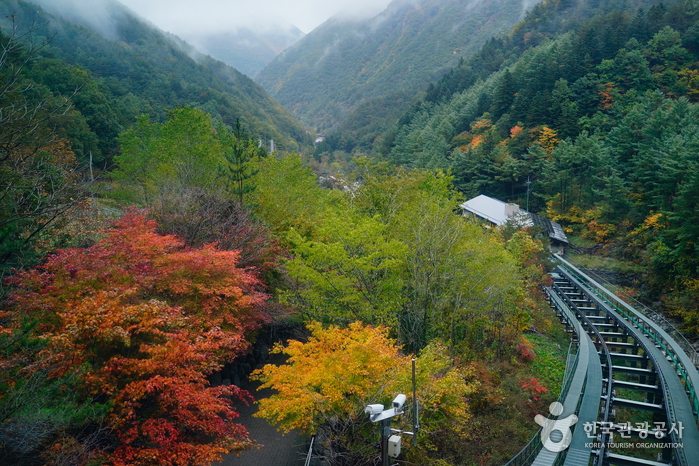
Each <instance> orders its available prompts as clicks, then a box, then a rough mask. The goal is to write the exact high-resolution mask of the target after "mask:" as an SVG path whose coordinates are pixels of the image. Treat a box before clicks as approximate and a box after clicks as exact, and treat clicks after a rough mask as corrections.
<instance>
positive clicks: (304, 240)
mask: <svg viewBox="0 0 699 466" xmlns="http://www.w3.org/2000/svg"><path fill="white" fill-rule="evenodd" d="M108 3H109V4H110V5H113V7H114V8H115V9H114V10H113V11H112V13H113V14H114V16H113V19H114V22H113V24H114V25H115V29H114V30H112V31H111V33H110V34H113V35H112V36H111V37H109V34H107V36H105V35H104V31H102V34H100V33H99V32H98V31H96V30H94V29H91V28H90V27H88V26H89V25H85V24H83V25H81V24H78V23H74V22H71V21H69V20H68V19H65V18H63V19H61V18H59V17H57V16H53V15H49V14H48V13H45V12H44V11H43V10H41V9H39V7H37V6H36V5H32V4H29V3H25V2H22V1H4V2H0V6H2V7H3V8H8V14H4V15H3V17H4V22H3V23H2V29H0V45H1V46H2V49H1V52H0V190H1V191H0V278H1V279H2V282H1V283H2V288H1V293H0V299H2V306H0V462H2V463H3V464H12V465H15V464H16V465H52V466H74V465H96V464H104V465H113V466H121V465H123V466H126V465H138V466H152V465H156V464H157V465H173V466H175V465H176V466H193V465H197V466H199V465H205V464H212V463H213V462H215V461H218V460H220V458H221V457H222V456H223V455H225V454H228V453H231V452H236V451H241V450H244V449H246V448H254V447H255V446H256V445H255V439H254V438H251V436H250V435H249V433H248V431H247V430H246V428H245V427H244V425H243V424H242V423H240V422H239V421H238V419H237V418H238V411H237V409H236V403H249V402H251V401H253V397H252V394H251V393H249V392H248V391H247V390H245V387H243V386H241V385H242V384H241V383H237V384H236V383H234V381H235V380H236V378H235V377H233V375H232V374H233V370H234V369H235V370H236V371H237V370H238V369H237V368H239V367H240V366H245V365H247V366H249V364H248V363H247V362H246V363H245V364H242V363H240V362H239V361H241V360H243V361H248V360H249V359H248V358H249V357H250V356H251V355H253V353H260V352H261V350H260V346H259V345H260V344H261V342H263V340H264V338H265V335H268V334H274V335H277V336H283V337H284V338H283V339H281V340H280V339H278V340H277V341H276V342H274V343H275V344H273V346H272V347H271V348H267V349H271V353H273V354H280V355H282V359H283V360H285V361H286V363H283V364H278V365H275V364H267V365H260V366H259V367H257V368H254V367H248V369H249V371H248V372H247V373H239V372H235V376H236V377H237V378H238V379H237V380H240V379H245V378H246V377H248V376H249V377H250V378H251V379H253V380H257V381H259V383H260V384H261V385H262V387H269V388H272V389H274V395H272V396H269V397H267V398H265V399H263V400H258V401H257V403H258V406H259V412H258V414H257V415H258V416H260V417H263V418H265V419H267V420H268V421H269V422H271V423H273V424H275V425H276V426H278V427H279V429H281V430H283V431H286V432H288V431H291V430H302V431H304V432H305V433H307V434H317V436H318V437H317V439H318V440H319V444H320V445H321V447H320V449H319V450H317V454H318V456H320V457H322V461H323V462H324V464H328V465H352V464H377V462H378V458H379V451H378V448H377V429H376V426H375V425H373V424H372V423H371V422H370V421H369V420H368V419H367V416H366V415H365V414H363V409H364V407H365V406H366V405H367V404H370V403H388V402H389V400H391V399H392V398H393V397H394V396H395V395H396V394H397V393H406V394H410V385H411V380H410V379H411V373H410V372H411V371H410V361H411V359H413V358H415V360H416V362H417V374H416V377H417V379H418V392H417V396H418V398H419V400H420V403H421V413H420V416H421V420H420V423H421V429H420V431H419V434H418V438H417V445H416V446H410V447H409V446H407V445H405V449H404V458H405V459H406V461H409V462H412V463H413V464H430V465H439V466H449V465H454V466H456V465H470V464H488V465H491V464H492V465H496V464H503V463H504V462H505V461H506V460H507V459H508V458H510V457H512V456H513V455H514V454H515V453H516V452H517V451H518V450H519V449H520V448H522V447H523V446H524V445H525V444H526V443H527V441H528V440H529V439H530V438H531V436H532V435H533V434H534V432H535V431H536V423H535V422H533V420H532V419H533V416H534V414H536V413H542V412H545V410H546V408H547V406H548V404H549V403H550V402H551V401H553V400H554V399H556V397H557V394H558V392H559V391H560V386H561V379H562V376H563V368H564V364H565V353H566V349H567V348H568V343H569V342H568V340H567V337H566V336H565V335H564V333H563V331H562V329H561V328H560V326H559V325H558V323H557V321H556V320H555V317H554V316H552V315H551V313H550V311H549V309H548V304H547V303H546V302H545V301H544V300H543V297H542V294H541V291H540V289H541V285H542V284H545V283H547V281H548V280H549V279H548V276H547V274H546V272H547V264H548V263H547V259H546V257H547V255H548V251H547V248H546V245H545V244H544V243H542V241H541V240H540V239H539V238H538V237H537V234H536V233H537V232H536V231H528V230H519V229H516V228H514V227H512V226H511V225H510V226H507V227H506V228H503V229H495V228H484V227H483V226H482V225H480V224H478V223H476V222H472V221H470V220H467V219H465V218H464V217H462V216H461V215H458V206H459V204H460V203H461V202H463V200H464V199H465V198H468V197H471V196H473V195H477V194H480V193H485V194H488V195H491V196H494V197H497V198H500V199H502V200H506V201H511V202H520V203H523V201H524V200H525V198H526V197H527V195H528V194H529V196H528V197H529V200H530V210H532V211H535V212H541V213H542V214H544V215H546V216H548V217H549V218H551V219H553V220H555V221H558V222H560V223H561V224H562V225H563V226H564V227H565V228H566V230H567V231H568V233H569V235H570V236H571V238H572V239H573V242H574V247H575V248H578V249H580V250H586V251H593V252H596V253H598V254H601V255H612V256H615V257H617V258H619V259H622V260H624V261H628V262H631V263H634V264H637V265H639V266H642V267H643V268H644V269H645V270H646V271H647V274H646V276H645V278H644V280H645V281H644V284H645V285H646V286H645V287H644V288H643V293H645V296H643V297H644V298H648V299H654V300H656V302H657V303H658V304H662V306H663V307H664V309H665V310H667V311H668V312H670V313H671V314H673V315H674V316H676V317H677V318H679V319H681V321H682V322H683V324H684V326H685V329H686V330H687V331H688V332H690V333H692V332H693V333H697V332H699V324H698V322H699V308H697V304H696V303H697V299H696V294H697V293H699V256H698V255H697V250H696V239H697V237H698V236H699V230H697V228H699V227H698V226H697V225H699V219H697V218H696V217H697V201H696V196H695V193H696V192H697V189H698V188H699V175H697V170H696V168H697V167H696V164H697V157H696V155H695V153H694V150H695V149H696V147H695V146H694V144H697V135H698V134H699V133H698V132H697V124H696V122H697V118H698V117H699V114H697V113H698V112H699V106H698V104H697V103H696V101H697V99H699V97H698V96H699V34H698V32H699V10H698V9H697V6H696V5H695V3H694V2H693V1H686V2H679V3H671V4H670V3H668V4H662V3H657V4H650V3H648V4H647V3H644V2H641V3H637V2H618V3H613V2H612V3H607V4H605V5H598V4H596V3H595V2H592V3H589V2H580V3H578V2H574V1H546V2H542V3H540V4H537V5H536V6H535V7H533V8H532V9H531V11H530V12H529V13H528V14H527V15H526V17H525V18H524V19H523V20H522V21H521V22H520V23H518V24H517V25H515V26H514V28H513V29H512V30H511V31H509V32H508V33H507V34H500V35H497V36H496V37H494V38H492V39H491V40H489V41H487V43H485V45H483V47H482V49H480V50H479V51H478V52H476V53H474V54H472V55H469V56H466V57H463V58H462V59H460V60H455V61H454V62H452V64H456V66H455V67H454V68H453V69H451V70H450V71H448V72H446V70H445V69H446V68H447V67H448V66H451V65H446V62H445V64H444V69H442V70H441V71H440V72H439V73H437V75H439V74H441V73H443V72H444V74H443V76H442V77H441V78H440V79H439V80H437V81H435V82H433V83H432V84H431V85H429V86H428V87H425V89H424V91H423V92H421V93H419V94H418V95H417V96H415V98H414V99H413V101H412V104H411V106H410V108H407V109H406V107H405V106H403V105H402V103H401V102H397V101H396V99H394V96H393V95H378V94H377V95H376V96H374V97H376V98H375V99H374V100H371V101H366V102H364V103H363V104H362V105H359V106H358V107H357V109H356V111H355V113H353V114H352V116H351V117H349V118H347V119H345V120H344V123H343V125H344V126H343V125H341V126H340V127H339V131H338V132H336V133H335V134H333V135H330V136H329V137H328V139H327V140H326V141H325V142H323V143H320V144H318V145H317V146H316V148H315V152H314V153H311V147H310V144H309V136H308V135H307V134H306V132H305V130H304V129H303V127H302V126H301V124H300V123H298V122H297V121H295V120H294V118H293V117H292V116H291V115H290V114H289V113H288V112H287V111H285V110H283V109H282V108H281V106H280V105H279V104H277V103H276V102H275V101H274V100H272V99H271V98H270V97H269V96H268V95H267V94H266V93H265V91H264V90H263V89H262V88H260V87H259V86H257V85H256V84H254V83H253V82H252V81H251V80H249V79H248V78H246V77H245V76H243V75H241V74H240V73H238V72H236V71H235V70H232V69H230V68H228V67H226V66H225V65H223V64H221V63H219V62H216V61H214V60H212V59H209V58H207V57H204V56H201V55H197V54H196V53H195V52H194V50H193V49H191V48H189V46H188V45H187V44H185V43H183V42H181V41H180V40H179V39H177V38H174V37H169V36H167V35H165V34H163V33H161V32H160V31H158V30H157V29H154V28H152V27H151V26H149V25H147V24H145V23H143V22H142V21H140V20H138V19H136V18H134V17H132V16H130V15H129V14H128V13H126V12H125V10H123V9H120V8H119V6H118V4H117V3H115V2H108ZM447 3H448V2H447ZM449 4H450V5H451V3H449ZM430 5H431V3H430ZM429 31H431V32H430V34H433V35H435V36H436V35H439V34H442V32H440V31H439V30H433V29H429ZM114 34H116V35H114ZM437 42H439V41H437ZM452 45H453V44H450V45H449V47H448V48H449V50H451V47H452ZM430 46H435V47H436V45H435V44H432V45H430ZM467 46H468V44H463V47H464V50H465V48H466V47H467ZM474 49H475V47H474ZM452 51H453V50H452ZM450 53H451V52H450ZM189 55H192V56H195V57H196V58H197V59H196V60H194V59H193V58H190V56H189ZM409 95H410V92H406V93H404V94H403V97H405V98H406V99H407V98H408V97H409ZM374 117H376V118H374ZM379 120H380V121H379ZM268 139H274V140H275V142H276V143H277V146H276V148H277V149H279V150H276V151H273V152H270V151H268V150H267V148H268V147H269V146H268V145H267V144H266V143H261V140H262V141H266V140H268ZM350 156H351V157H352V158H351V160H350V159H349V157H350ZM258 362H259V361H258ZM253 369H254V370H253ZM411 397H412V395H409V398H411ZM399 422H403V423H406V424H407V419H403V420H401V421H399ZM397 424H398V423H397ZM403 427H408V426H407V425H405V426H403Z"/></svg>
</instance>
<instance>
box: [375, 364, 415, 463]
mask: <svg viewBox="0 0 699 466" xmlns="http://www.w3.org/2000/svg"><path fill="white" fill-rule="evenodd" d="M412 363H413V432H407V431H404V430H398V429H391V418H393V417H395V416H399V415H401V414H403V413H404V410H403V405H404V404H405V401H406V396H405V395H404V394H402V393H401V394H399V395H398V396H396V397H395V398H394V399H393V403H392V405H393V407H392V408H389V409H383V405H380V404H372V405H368V406H367V407H366V408H365V409H364V412H365V413H366V414H368V415H369V420H370V421H371V422H374V423H376V422H380V423H381V424H380V428H381V465H382V466H390V465H389V460H388V458H389V456H391V455H390V454H389V443H390V442H391V441H393V438H392V437H391V433H392V432H393V433H397V434H407V435H412V436H413V446H416V445H417V432H418V429H419V428H420V423H419V421H418V409H419V407H418V402H417V390H416V388H415V387H416V383H415V358H413V360H412ZM389 437H391V438H389ZM394 437H395V438H396V441H395V442H394V443H395V445H397V447H396V448H397V449H396V450H394V456H395V457H397V456H398V454H399V453H400V436H397V435H396V436H394ZM395 445H394V447H395Z"/></svg>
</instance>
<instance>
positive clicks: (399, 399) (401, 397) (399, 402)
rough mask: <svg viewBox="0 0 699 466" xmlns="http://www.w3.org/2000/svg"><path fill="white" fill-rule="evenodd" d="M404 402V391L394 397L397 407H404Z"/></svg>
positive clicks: (395, 406)
mask: <svg viewBox="0 0 699 466" xmlns="http://www.w3.org/2000/svg"><path fill="white" fill-rule="evenodd" d="M404 404H405V395H403V394H402V393H401V394H400V395H398V396H397V397H395V398H394V399H393V407H394V408H396V409H401V408H403V405H404Z"/></svg>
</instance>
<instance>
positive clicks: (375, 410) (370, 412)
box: [364, 405, 383, 416]
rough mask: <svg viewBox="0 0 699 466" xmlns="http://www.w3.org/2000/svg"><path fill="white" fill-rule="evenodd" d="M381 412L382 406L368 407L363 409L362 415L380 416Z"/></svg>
mask: <svg viewBox="0 0 699 466" xmlns="http://www.w3.org/2000/svg"><path fill="white" fill-rule="evenodd" d="M382 412H383V405H368V406H367V407H366V408H364V413H365V414H368V415H369V416H376V415H377V414H381V413H382Z"/></svg>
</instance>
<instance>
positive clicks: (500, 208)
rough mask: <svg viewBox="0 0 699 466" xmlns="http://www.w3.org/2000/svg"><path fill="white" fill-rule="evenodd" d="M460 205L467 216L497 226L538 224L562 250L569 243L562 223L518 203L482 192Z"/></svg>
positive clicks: (556, 246)
mask: <svg viewBox="0 0 699 466" xmlns="http://www.w3.org/2000/svg"><path fill="white" fill-rule="evenodd" d="M460 207H461V209H462V210H463V213H464V215H465V216H469V217H473V218H477V219H480V220H485V221H487V222H489V223H491V224H493V225H496V226H503V225H505V223H507V222H512V223H514V224H516V225H518V226H519V227H520V228H526V227H531V226H536V227H538V228H540V229H541V231H542V232H543V233H544V234H545V235H547V236H548V238H549V239H550V240H551V247H552V249H556V250H560V249H562V248H565V247H566V246H568V244H569V241H568V238H567V237H566V234H565V232H564V231H563V228H562V227H561V225H559V224H558V223H556V222H552V221H551V220H549V219H547V218H546V217H542V216H540V215H536V214H532V213H531V212H527V211H526V210H523V209H520V208H519V206H518V205H517V204H511V203H507V202H503V201H501V200H498V199H494V198H492V197H488V196H486V195H484V194H481V195H480V196H476V197H474V198H473V199H469V200H468V201H466V202H464V203H463V204H461V206H460Z"/></svg>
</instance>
